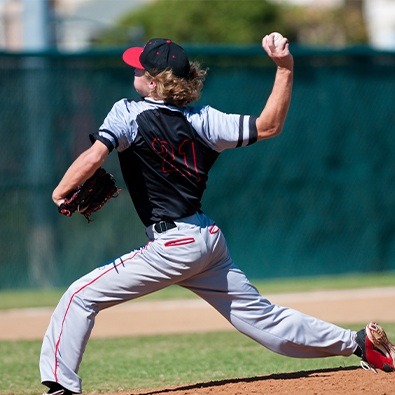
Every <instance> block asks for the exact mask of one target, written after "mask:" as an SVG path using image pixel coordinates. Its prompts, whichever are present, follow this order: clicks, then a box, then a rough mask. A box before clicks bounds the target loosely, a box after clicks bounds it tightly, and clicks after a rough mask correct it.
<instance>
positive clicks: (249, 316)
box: [40, 213, 357, 393]
mask: <svg viewBox="0 0 395 395" xmlns="http://www.w3.org/2000/svg"><path fill="white" fill-rule="evenodd" d="M175 223H176V225H177V227H176V228H174V229H170V230H168V231H166V232H164V233H157V232H155V231H154V230H153V227H149V228H147V235H148V237H149V239H150V241H149V242H148V243H147V245H146V246H144V247H142V248H140V249H137V250H134V251H132V252H130V253H128V254H125V255H123V256H121V257H120V258H117V259H115V260H114V261H113V262H111V263H109V264H107V265H105V266H102V267H99V268H97V269H95V270H93V271H92V272H91V273H89V274H87V275H85V276H83V277H82V278H81V279H79V280H77V281H76V282H74V283H73V284H72V285H71V286H70V287H69V289H68V290H67V291H66V292H65V294H64V295H63V296H62V298H61V299H60V301H59V304H58V306H57V307H56V309H55V311H54V313H53V315H52V318H51V321H50V324H49V327H48V329H47V332H46V334H45V337H44V340H43V344H42V350H41V358H40V372H41V380H42V382H43V383H45V382H58V383H60V384H61V385H62V386H64V387H65V388H67V389H69V390H70V391H72V392H74V393H81V392H82V386H81V379H80V377H79V376H78V368H79V365H80V362H81V360H82V355H83V353H84V350H85V346H86V343H87V341H88V339H89V336H90V333H91V330H92V328H93V325H94V321H95V317H96V315H97V314H98V313H99V312H100V311H101V310H103V309H105V308H108V307H111V306H114V305H116V304H119V303H122V302H125V301H128V300H131V299H135V298H138V297H140V296H143V295H146V294H149V293H151V292H154V291H157V290H159V289H162V288H164V287H167V286H168V285H171V284H178V285H180V286H183V287H186V288H188V289H190V290H191V291H193V292H194V293H196V294H197V295H199V296H200V297H201V298H203V299H204V300H206V301H207V302H208V303H209V304H210V305H212V306H213V307H214V308H215V309H217V310H218V312H219V313H221V314H222V315H223V316H224V317H225V318H226V319H227V320H228V321H229V322H230V323H232V325H233V326H234V327H235V328H236V329H237V330H239V331H240V332H242V333H244V334H245V335H247V336H249V337H250V338H252V339H254V340H256V341H257V342H258V343H260V344H262V345H263V346H265V347H266V348H268V349H270V350H272V351H274V352H276V353H279V354H282V355H286V356H290V357H298V358H316V357H328V356H339V355H343V356H349V355H351V354H352V353H353V351H354V350H355V348H356V346H357V345H356V342H355V336H356V333H355V332H353V331H350V330H346V329H342V328H340V327H337V326H335V325H332V324H330V323H327V322H324V321H321V320H319V319H316V318H313V317H311V316H308V315H305V314H302V313H300V312H298V311H295V310H293V309H290V308H287V307H281V306H277V305H274V304H271V303H270V302H269V301H268V300H267V299H265V298H264V297H263V296H261V295H260V294H259V292H258V290H257V289H256V288H255V287H254V286H253V285H252V284H251V283H250V282H249V281H248V279H247V278H246V276H245V275H244V273H243V272H242V271H241V270H240V269H239V268H238V267H237V266H236V265H235V264H234V263H233V262H232V259H231V257H230V255H229V252H228V248H227V246H226V241H225V238H224V236H223V234H222V232H221V231H220V229H219V228H218V227H217V226H216V225H215V224H214V223H213V221H212V220H210V219H209V218H208V217H207V216H206V215H205V214H201V213H197V214H195V215H192V216H190V217H187V218H184V219H182V220H180V221H175Z"/></svg>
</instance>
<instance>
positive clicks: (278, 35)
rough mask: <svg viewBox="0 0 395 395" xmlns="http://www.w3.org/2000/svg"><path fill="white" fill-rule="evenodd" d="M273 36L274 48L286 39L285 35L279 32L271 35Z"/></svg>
mask: <svg viewBox="0 0 395 395" xmlns="http://www.w3.org/2000/svg"><path fill="white" fill-rule="evenodd" d="M270 35H271V36H274V46H275V47H278V46H279V44H280V41H281V40H282V39H283V38H284V37H283V35H282V34H281V33H278V32H273V33H270Z"/></svg>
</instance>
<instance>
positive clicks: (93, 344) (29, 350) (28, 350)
mask: <svg viewBox="0 0 395 395" xmlns="http://www.w3.org/2000/svg"><path fill="white" fill-rule="evenodd" d="M360 327H361V326H360V325H353V327H352V329H359V328H360ZM386 330H387V332H388V335H389V336H390V337H394V336H395V324H391V325H386ZM0 349H1V355H2V358H1V362H0V371H1V372H2V374H1V376H0V377H1V378H0V394H1V395H11V394H12V395H32V394H39V393H40V391H41V392H42V390H43V387H42V386H41V385H40V384H39V382H38V381H39V378H38V377H39V375H38V368H37V362H38V356H39V352H40V342H38V341H20V342H0ZM358 364H359V359H358V358H357V357H354V356H352V357H349V358H344V357H333V358H322V359H321V358H320V359H294V358H287V357H283V356H280V355H277V354H274V353H272V352H270V351H268V350H266V349H264V348H263V347H262V346H260V345H259V344H257V343H255V342H254V341H252V340H250V339H249V338H247V337H245V336H243V335H241V334H239V333H237V332H217V333H205V334H201V333H199V334H180V335H177V336H171V335H160V336H140V337H133V338H118V339H92V340H91V341H90V342H89V344H88V347H87V350H86V353H85V357H84V360H83V363H82V365H81V369H80V375H81V377H82V378H83V380H84V393H85V394H93V393H94V394H98V393H105V392H110V391H113V392H116V391H133V390H137V389H142V388H146V389H149V388H159V387H164V386H175V385H188V384H195V383H206V382H209V381H217V380H226V379H232V378H233V379H234V378H247V377H259V376H264V375H269V374H273V373H280V372H281V373H285V372H295V371H306V370H316V369H326V368H337V367H346V366H357V365H358Z"/></svg>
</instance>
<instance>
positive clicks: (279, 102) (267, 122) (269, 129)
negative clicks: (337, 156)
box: [256, 34, 294, 140]
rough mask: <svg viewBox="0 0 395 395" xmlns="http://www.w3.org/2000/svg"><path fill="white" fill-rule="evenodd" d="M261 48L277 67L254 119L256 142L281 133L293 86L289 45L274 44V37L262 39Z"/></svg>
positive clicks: (283, 40) (291, 58)
mask: <svg viewBox="0 0 395 395" xmlns="http://www.w3.org/2000/svg"><path fill="white" fill-rule="evenodd" d="M262 47H263V49H264V50H265V51H266V53H267V54H268V55H269V57H270V58H271V59H272V60H273V61H274V63H275V64H276V66H277V71H276V76H275V80H274V84H273V89H272V92H271V94H270V96H269V98H268V100H267V102H266V104H265V107H264V108H263V110H262V112H261V114H260V116H259V117H258V118H257V119H256V127H257V133H258V136H257V137H258V140H262V139H267V138H270V137H274V136H277V135H278V134H280V133H281V131H282V129H283V126H284V122H285V119H286V116H287V113H288V109H289V106H290V103H291V96H292V85H293V65H294V62H293V57H292V54H291V53H290V51H289V44H288V40H287V39H286V38H283V39H282V40H281V41H280V42H279V43H278V44H277V45H275V44H274V35H273V34H270V35H268V36H265V37H264V38H263V39H262Z"/></svg>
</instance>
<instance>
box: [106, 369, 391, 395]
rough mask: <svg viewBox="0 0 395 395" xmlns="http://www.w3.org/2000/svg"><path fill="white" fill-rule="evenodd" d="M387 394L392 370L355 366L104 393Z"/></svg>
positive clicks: (238, 394)
mask: <svg viewBox="0 0 395 395" xmlns="http://www.w3.org/2000/svg"><path fill="white" fill-rule="evenodd" d="M165 394H169V395H253V394H256V395H258V394H259V395H263V394H265V395H268V394H281V395H282V394H292V395H295V394H299V395H307V394H308V395H321V394H325V395H361V394H369V395H391V394H395V373H384V372H381V371H379V372H377V374H375V373H374V372H372V371H365V370H363V369H362V368H359V367H346V368H337V369H322V370H310V371H303V372H295V373H283V374H272V375H268V376H261V377H251V378H244V379H234V380H223V381H214V382H207V383H197V384H194V385H187V386H180V387H171V388H170V387H169V388H159V389H153V390H148V391H147V390H144V391H137V392H136V391H135V392H124V393H122V394H121V393H117V394H114V393H112V394H107V395H165Z"/></svg>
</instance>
